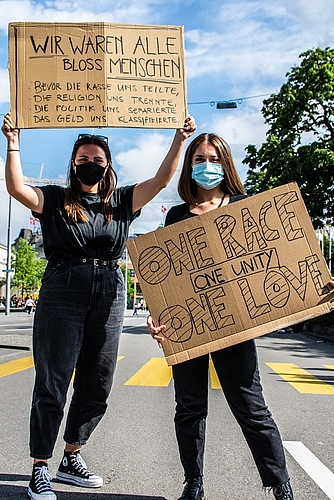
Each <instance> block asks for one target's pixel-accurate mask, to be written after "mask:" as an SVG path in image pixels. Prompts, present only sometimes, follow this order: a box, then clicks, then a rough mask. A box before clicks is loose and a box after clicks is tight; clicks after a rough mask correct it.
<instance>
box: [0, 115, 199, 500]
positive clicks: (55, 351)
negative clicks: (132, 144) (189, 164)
mask: <svg viewBox="0 0 334 500" xmlns="http://www.w3.org/2000/svg"><path fill="white" fill-rule="evenodd" d="M195 130H196V125H195V122H194V120H193V118H192V117H189V118H187V120H186V123H185V125H184V128H183V129H180V130H177V131H176V132H175V135H174V139H173V142H172V144H171V147H170V150H169V152H168V153H167V156H166V157H165V159H164V161H163V162H162V164H161V166H160V168H159V169H158V170H157V172H156V174H155V175H154V176H152V178H150V179H148V180H146V181H143V182H140V183H138V184H135V185H132V186H124V187H118V186H117V185H116V184H117V177H116V172H115V170H114V169H113V166H112V160H111V153H110V149H109V146H108V138H107V137H104V136H100V135H90V134H80V135H79V137H78V139H77V140H76V141H75V143H74V147H73V151H72V155H71V160H70V165H69V172H68V186H67V187H66V188H64V187H61V186H56V185H48V186H43V187H32V186H29V185H27V184H25V183H24V178H23V174H22V168H21V161H20V151H19V150H20V147H19V130H18V129H15V128H13V123H12V119H11V116H10V114H9V113H8V114H6V115H5V117H4V122H3V126H2V132H3V133H4V135H5V136H6V138H7V144H8V146H7V159H6V184H7V190H8V192H9V194H10V195H11V196H13V197H14V198H16V199H17V200H19V201H20V202H21V203H22V204H23V205H25V206H26V207H27V208H29V209H30V210H32V213H33V214H34V216H35V217H38V218H39V219H40V222H41V227H42V234H43V241H44V251H45V256H46V259H47V260H48V265H47V268H46V271H45V274H44V276H43V282H42V283H43V284H42V287H41V290H40V294H39V300H38V305H37V308H36V313H35V321H34V332H33V346H34V362H35V369H36V377H35V387H34V392H33V401H32V408H31V419H30V454H31V457H33V459H34V465H33V474H32V478H31V481H30V483H29V487H28V495H29V496H30V498H32V499H33V500H55V499H56V495H55V493H54V492H53V490H52V488H51V476H50V474H49V472H48V466H47V462H48V459H49V458H50V457H51V456H52V452H53V448H54V445H55V442H56V439H57V434H58V431H59V427H60V423H61V420H62V417H63V409H64V405H65V401H66V394H67V389H68V386H69V383H70V380H71V377H72V375H73V371H74V368H75V377H74V383H73V389H74V391H73V396H72V400H71V404H70V408H69V412H68V416H67V422H66V428H65V433H64V440H65V443H66V444H65V450H64V456H63V459H62V461H61V463H60V466H59V469H58V472H57V479H58V480H60V481H63V482H66V483H70V484H74V485H77V486H84V487H87V488H97V487H100V486H102V484H103V480H102V478H101V477H99V476H97V475H95V474H93V473H91V472H89V470H88V468H87V466H86V464H85V462H84V461H83V459H82V457H81V454H80V450H81V447H82V445H84V444H85V443H86V442H87V440H88V438H89V437H90V435H91V434H92V432H93V430H94V429H95V427H96V426H97V424H98V423H99V421H100V420H101V418H102V417H103V415H104V413H105V411H106V408H107V398H108V396H109V393H110V390H111V386H112V381H113V375H114V371H115V367H116V361H117V350H118V343H119V339H120V334H121V331H122V325H123V316H124V306H125V288H124V280H123V275H122V273H121V271H120V269H119V266H118V260H119V259H120V258H121V257H122V254H123V250H124V246H125V242H126V240H127V237H128V231H129V227H130V224H131V223H132V221H133V220H134V219H135V218H136V217H138V216H139V215H140V210H141V208H142V207H143V206H144V205H146V204H147V203H148V202H149V201H150V200H151V199H152V198H153V197H154V196H156V195H157V194H158V193H159V192H160V191H161V190H162V189H163V188H164V187H166V186H167V184H168V182H169V181H170V179H171V178H172V176H173V174H174V172H175V170H176V168H177V165H178V161H179V158H180V155H181V152H182V148H183V145H184V143H185V141H186V139H187V138H188V137H190V136H191V135H192V134H193V133H194V131H195ZM106 453H107V450H106Z"/></svg>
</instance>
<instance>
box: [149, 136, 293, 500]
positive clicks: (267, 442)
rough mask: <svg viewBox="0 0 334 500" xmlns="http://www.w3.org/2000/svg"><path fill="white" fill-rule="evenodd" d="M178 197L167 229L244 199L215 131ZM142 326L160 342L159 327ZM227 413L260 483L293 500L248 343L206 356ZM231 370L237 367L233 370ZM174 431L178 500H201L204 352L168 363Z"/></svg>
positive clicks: (191, 150)
mask: <svg viewBox="0 0 334 500" xmlns="http://www.w3.org/2000/svg"><path fill="white" fill-rule="evenodd" d="M178 192H179V195H180V197H181V198H182V200H183V201H184V203H183V204H181V205H177V206H174V207H172V208H171V209H170V210H169V212H168V213H167V216H166V223H165V225H169V224H173V223H175V222H179V221H181V220H186V219H188V218H190V217H196V216H197V215H200V214H202V213H205V212H208V211H210V210H214V209H215V208H218V207H221V206H224V205H227V204H228V203H233V202H236V201H238V200H240V199H242V198H244V197H245V195H244V188H243V185H242V182H241V180H240V178H239V175H238V173H237V170H236V168H235V166H234V162H233V159H232V155H231V151H230V148H229V146H228V144H227V143H226V142H225V141H224V139H222V138H221V137H219V136H218V135H216V134H201V135H199V136H198V137H196V138H195V139H194V140H193V141H192V142H191V143H190V145H189V146H188V148H187V151H186V154H185V158H184V163H183V168H182V171H181V175H180V179H179V184H178ZM147 324H148V328H149V330H150V333H151V335H152V337H153V338H154V339H155V340H156V341H157V342H158V343H159V345H161V342H163V340H164V337H163V331H164V329H165V326H164V325H160V326H157V327H156V326H154V324H153V322H152V318H151V317H149V318H148V321H147ZM211 358H212V361H213V364H214V366H215V369H216V372H217V375H218V378H219V381H220V384H221V386H222V389H223V392H224V395H225V397H226V400H227V402H228V404H229V406H230V408H231V411H232V413H233V415H234V417H235V418H236V420H237V422H238V424H239V425H240V427H241V429H242V432H243V434H244V436H245V438H246V441H247V443H248V446H249V448H250V450H251V452H252V455H253V458H254V461H255V464H256V466H257V469H258V471H259V474H260V477H261V480H262V483H263V486H264V487H265V488H267V489H269V490H272V491H273V494H274V497H275V499H276V500H293V493H292V489H291V485H290V481H289V474H288V471H287V468H286V461H285V455H284V450H283V445H282V440H281V437H280V434H279V431H278V429H277V426H276V423H275V421H274V420H273V418H272V416H271V413H270V411H269V409H268V407H267V406H266V404H265V401H264V398H263V394H262V387H261V381H260V375H259V370H258V363H257V354H256V347H255V342H254V340H250V341H246V342H243V343H241V344H237V345H234V346H232V347H228V348H225V349H222V350H220V351H216V352H213V353H211ZM236 367H237V369H236ZM172 369H173V378H174V387H175V401H176V411H175V419H174V422H175V431H176V438H177V442H178V446H179V453H180V459H181V463H182V466H183V469H184V475H185V483H186V484H185V487H184V490H183V493H182V495H181V497H180V498H179V500H203V499H204V498H205V497H204V489H203V480H202V477H203V462H204V446H205V425H206V417H207V413H208V369H209V355H205V356H201V357H198V358H195V359H191V360H189V361H185V362H183V363H179V364H176V365H173V367H172Z"/></svg>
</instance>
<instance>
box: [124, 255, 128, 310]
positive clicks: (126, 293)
mask: <svg viewBox="0 0 334 500" xmlns="http://www.w3.org/2000/svg"><path fill="white" fill-rule="evenodd" d="M124 281H125V312H126V310H127V308H128V249H127V247H125V278H124Z"/></svg>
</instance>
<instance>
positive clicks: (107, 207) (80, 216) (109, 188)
mask: <svg viewBox="0 0 334 500" xmlns="http://www.w3.org/2000/svg"><path fill="white" fill-rule="evenodd" d="M84 144H95V145H97V146H99V147H100V148H101V149H103V151H104V153H105V155H106V158H107V169H106V173H105V175H104V177H103V179H102V180H101V181H100V182H99V185H98V193H99V195H100V196H101V199H102V200H103V202H104V205H103V206H104V221H105V223H106V224H108V222H110V220H111V198H112V194H113V192H114V190H115V189H116V186H117V174H116V172H115V170H114V169H113V167H112V159H111V152H110V149H109V146H108V142H107V138H102V137H100V136H96V135H90V134H84V135H82V136H80V135H79V138H78V139H77V140H76V141H75V143H74V146H73V151H72V155H71V159H70V163H69V167H68V173H67V183H68V187H67V188H66V190H65V202H64V206H65V210H66V212H67V215H68V218H69V220H72V221H75V222H87V221H88V217H87V215H86V213H85V209H84V207H83V205H82V202H81V194H80V193H81V186H80V182H79V179H78V178H77V176H76V175H75V172H74V170H73V168H72V162H74V160H75V157H76V154H77V151H78V149H79V148H80V146H83V145H84Z"/></svg>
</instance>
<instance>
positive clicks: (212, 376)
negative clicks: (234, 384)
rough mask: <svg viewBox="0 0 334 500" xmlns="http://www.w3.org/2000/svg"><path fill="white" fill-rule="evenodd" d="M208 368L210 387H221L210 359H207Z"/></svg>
mask: <svg viewBox="0 0 334 500" xmlns="http://www.w3.org/2000/svg"><path fill="white" fill-rule="evenodd" d="M209 370H210V380H211V387H212V389H221V388H222V386H221V385H220V382H219V378H218V375H217V372H216V368H215V365H214V364H213V362H212V359H210V360H209Z"/></svg>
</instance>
